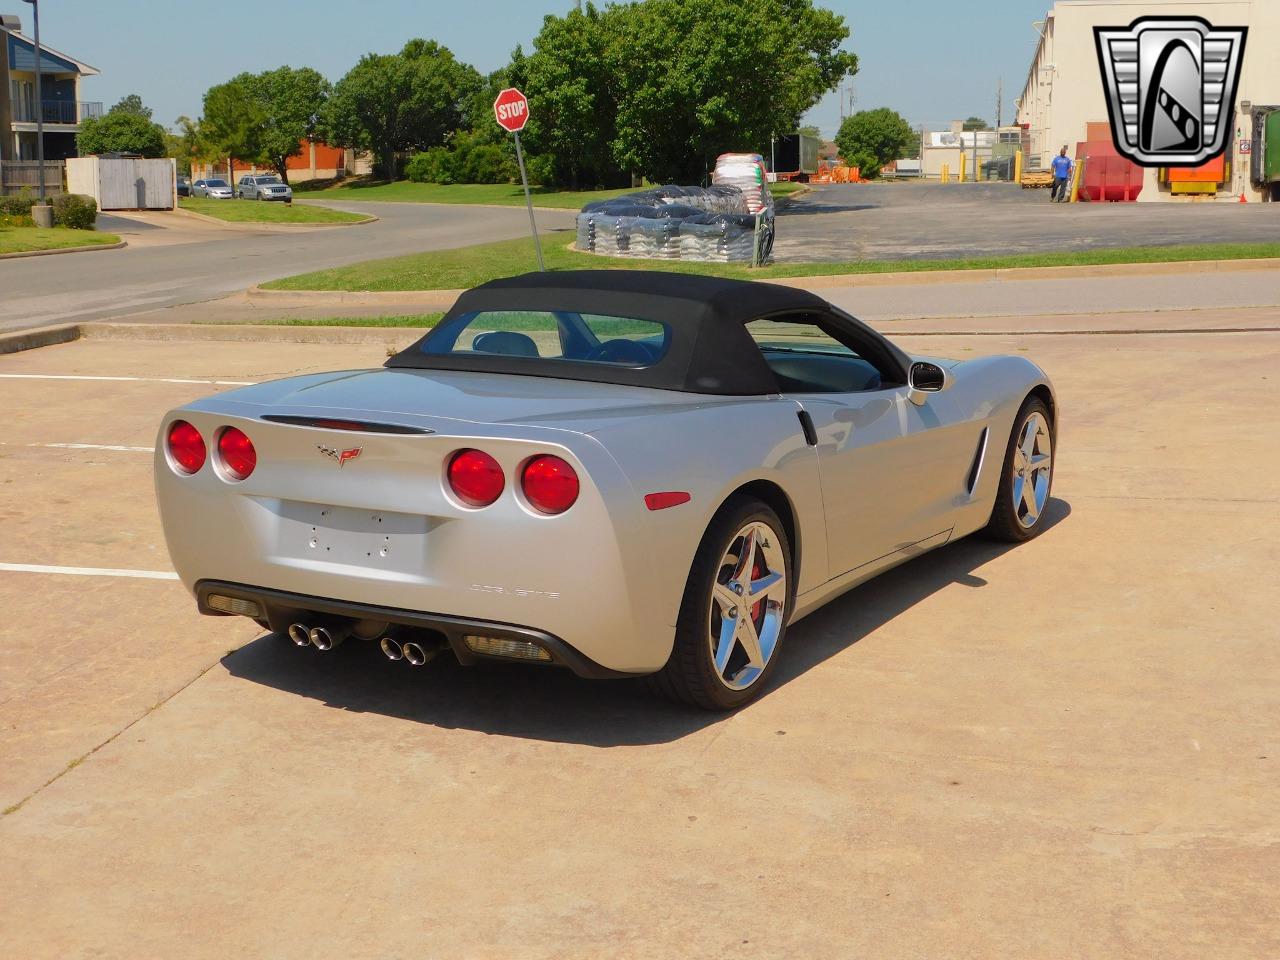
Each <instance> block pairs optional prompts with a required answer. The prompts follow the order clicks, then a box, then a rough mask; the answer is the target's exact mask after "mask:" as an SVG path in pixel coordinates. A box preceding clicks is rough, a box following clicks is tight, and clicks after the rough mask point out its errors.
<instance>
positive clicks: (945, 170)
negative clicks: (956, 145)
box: [942, 163, 951, 183]
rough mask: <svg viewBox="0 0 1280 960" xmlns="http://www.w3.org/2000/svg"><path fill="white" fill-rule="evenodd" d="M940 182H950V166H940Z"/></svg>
mask: <svg viewBox="0 0 1280 960" xmlns="http://www.w3.org/2000/svg"><path fill="white" fill-rule="evenodd" d="M942 182H943V183H950V182H951V166H950V165H949V164H946V163H944V164H943V165H942Z"/></svg>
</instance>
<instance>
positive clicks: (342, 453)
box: [316, 443, 364, 467]
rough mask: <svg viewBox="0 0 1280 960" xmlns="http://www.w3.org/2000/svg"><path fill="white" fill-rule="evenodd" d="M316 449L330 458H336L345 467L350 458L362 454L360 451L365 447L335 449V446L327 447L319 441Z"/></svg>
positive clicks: (352, 458) (340, 465) (339, 464)
mask: <svg viewBox="0 0 1280 960" xmlns="http://www.w3.org/2000/svg"><path fill="white" fill-rule="evenodd" d="M316 449H317V450H319V451H320V452H321V453H323V454H324V455H325V456H326V457H328V458H329V459H331V460H336V461H337V462H338V466H339V467H344V466H346V464H347V461H348V460H354V459H355V458H356V457H358V456H360V451H361V450H363V449H364V447H352V448H351V449H349V450H335V449H334V448H333V447H326V446H325V445H324V444H322V443H317V444H316Z"/></svg>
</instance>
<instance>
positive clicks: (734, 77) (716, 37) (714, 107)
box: [544, 0, 858, 182]
mask: <svg viewBox="0 0 1280 960" xmlns="http://www.w3.org/2000/svg"><path fill="white" fill-rule="evenodd" d="M603 16H604V18H605V20H606V21H609V20H611V19H614V18H616V19H617V21H618V26H619V27H620V28H621V29H615V30H614V31H611V32H612V33H613V35H614V36H615V37H617V38H618V39H619V41H620V42H615V43H612V44H610V46H609V47H608V48H607V49H606V59H607V61H608V67H609V71H610V73H611V74H612V75H613V76H615V77H617V78H618V79H617V83H618V85H619V86H620V88H621V89H620V91H619V96H618V98H617V100H618V103H617V122H616V132H615V135H614V137H613V140H612V144H611V146H612V152H613V157H614V160H615V162H616V163H617V164H618V165H619V166H621V167H622V168H623V169H625V170H632V171H637V172H640V173H643V174H644V175H645V176H648V177H650V178H652V179H657V180H682V181H685V182H696V181H697V180H700V179H701V178H702V177H703V175H704V174H705V172H706V170H707V169H708V168H709V167H710V165H711V163H712V162H713V160H714V158H715V156H716V155H717V154H719V153H721V152H723V151H726V150H734V149H738V150H741V149H744V148H751V147H753V146H754V145H756V144H760V143H767V142H768V140H769V136H770V134H772V133H774V132H775V131H778V130H794V129H796V126H797V125H798V124H799V121H800V117H801V115H803V114H804V112H805V111H806V110H808V109H809V108H810V107H812V106H813V105H814V104H815V103H817V101H818V99H819V98H820V97H821V96H822V95H823V94H824V93H826V92H827V91H829V90H832V89H834V88H835V87H836V86H837V85H838V84H839V83H840V81H841V80H842V79H843V78H844V77H846V76H848V75H850V74H853V73H856V72H857V69H858V58H857V57H856V56H855V55H854V54H852V53H849V52H846V51H843V50H841V49H840V45H841V44H842V43H843V42H844V41H845V40H846V39H847V37H848V35H849V31H848V28H847V27H846V26H845V23H844V18H843V17H840V16H837V15H836V14H834V13H832V12H831V11H829V10H825V9H822V8H819V7H815V6H814V3H813V0H756V2H754V3H751V4H745V3H742V2H741V0H646V2H644V3H637V4H632V5H629V6H625V7H611V8H609V9H608V10H607V11H606V13H605V14H604V15H603ZM545 29H546V28H545V26H544V30H545Z"/></svg>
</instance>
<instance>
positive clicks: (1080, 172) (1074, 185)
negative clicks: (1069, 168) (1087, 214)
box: [1071, 157, 1089, 203]
mask: <svg viewBox="0 0 1280 960" xmlns="http://www.w3.org/2000/svg"><path fill="white" fill-rule="evenodd" d="M1088 160H1089V158H1088V157H1085V158H1084V159H1083V160H1080V161H1078V162H1077V163H1076V175H1075V176H1074V177H1072V178H1071V202H1072V203H1079V202H1080V178H1081V177H1083V176H1084V165H1085V163H1087V162H1088Z"/></svg>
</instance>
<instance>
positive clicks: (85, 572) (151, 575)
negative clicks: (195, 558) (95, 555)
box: [0, 563, 178, 580]
mask: <svg viewBox="0 0 1280 960" xmlns="http://www.w3.org/2000/svg"><path fill="white" fill-rule="evenodd" d="M0 572H8V573H61V574H66V575H68V576H73V577H136V578H139V579H142V580H177V579H178V575H177V574H176V573H173V572H170V571H166V570H113V569H111V568H109V567H50V566H45V565H44V564H39V563H0Z"/></svg>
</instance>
